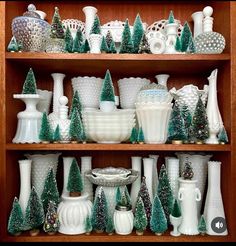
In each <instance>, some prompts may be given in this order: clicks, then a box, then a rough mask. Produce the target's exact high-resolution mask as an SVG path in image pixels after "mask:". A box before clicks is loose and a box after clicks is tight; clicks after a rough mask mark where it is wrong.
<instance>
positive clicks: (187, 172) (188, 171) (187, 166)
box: [182, 158, 194, 180]
mask: <svg viewBox="0 0 236 246" xmlns="http://www.w3.org/2000/svg"><path fill="white" fill-rule="evenodd" d="M193 176H194V173H193V168H192V165H191V162H190V161H188V159H187V158H186V160H185V163H184V170H183V172H182V177H183V178H184V179H189V180H191V179H192V178H193Z"/></svg>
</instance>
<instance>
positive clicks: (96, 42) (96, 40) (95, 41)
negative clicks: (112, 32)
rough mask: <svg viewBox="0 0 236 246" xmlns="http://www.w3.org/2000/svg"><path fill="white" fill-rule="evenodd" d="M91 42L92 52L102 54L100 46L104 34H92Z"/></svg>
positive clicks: (90, 36)
mask: <svg viewBox="0 0 236 246" xmlns="http://www.w3.org/2000/svg"><path fill="white" fill-rule="evenodd" d="M89 44H90V53H92V54H100V53H101V49H100V48H101V44H102V35H101V34H90V35H89Z"/></svg>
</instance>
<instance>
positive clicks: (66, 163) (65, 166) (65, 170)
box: [62, 157, 74, 196]
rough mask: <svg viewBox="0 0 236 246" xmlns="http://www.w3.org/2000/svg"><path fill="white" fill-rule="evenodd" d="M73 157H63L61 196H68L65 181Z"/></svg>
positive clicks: (66, 181)
mask: <svg viewBox="0 0 236 246" xmlns="http://www.w3.org/2000/svg"><path fill="white" fill-rule="evenodd" d="M73 159H74V157H63V190H62V196H69V191H68V190H67V183H68V177H69V171H70V166H71V163H72V161H73Z"/></svg>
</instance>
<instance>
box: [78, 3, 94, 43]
mask: <svg viewBox="0 0 236 246" xmlns="http://www.w3.org/2000/svg"><path fill="white" fill-rule="evenodd" d="M82 10H83V12H84V14H85V36H86V39H89V35H90V31H91V28H92V26H93V22H94V18H95V15H96V13H97V9H96V8H95V7H93V6H86V7H84V8H83V9H82Z"/></svg>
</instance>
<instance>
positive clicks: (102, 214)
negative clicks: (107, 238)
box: [91, 187, 108, 231]
mask: <svg viewBox="0 0 236 246" xmlns="http://www.w3.org/2000/svg"><path fill="white" fill-rule="evenodd" d="M107 220H108V207H107V200H106V196H105V193H104V190H103V188H102V187H100V188H99V190H98V193H97V196H96V198H95V201H94V203H93V208H92V217H91V221H92V226H93V229H94V230H96V231H105V230H106V225H107Z"/></svg>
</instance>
